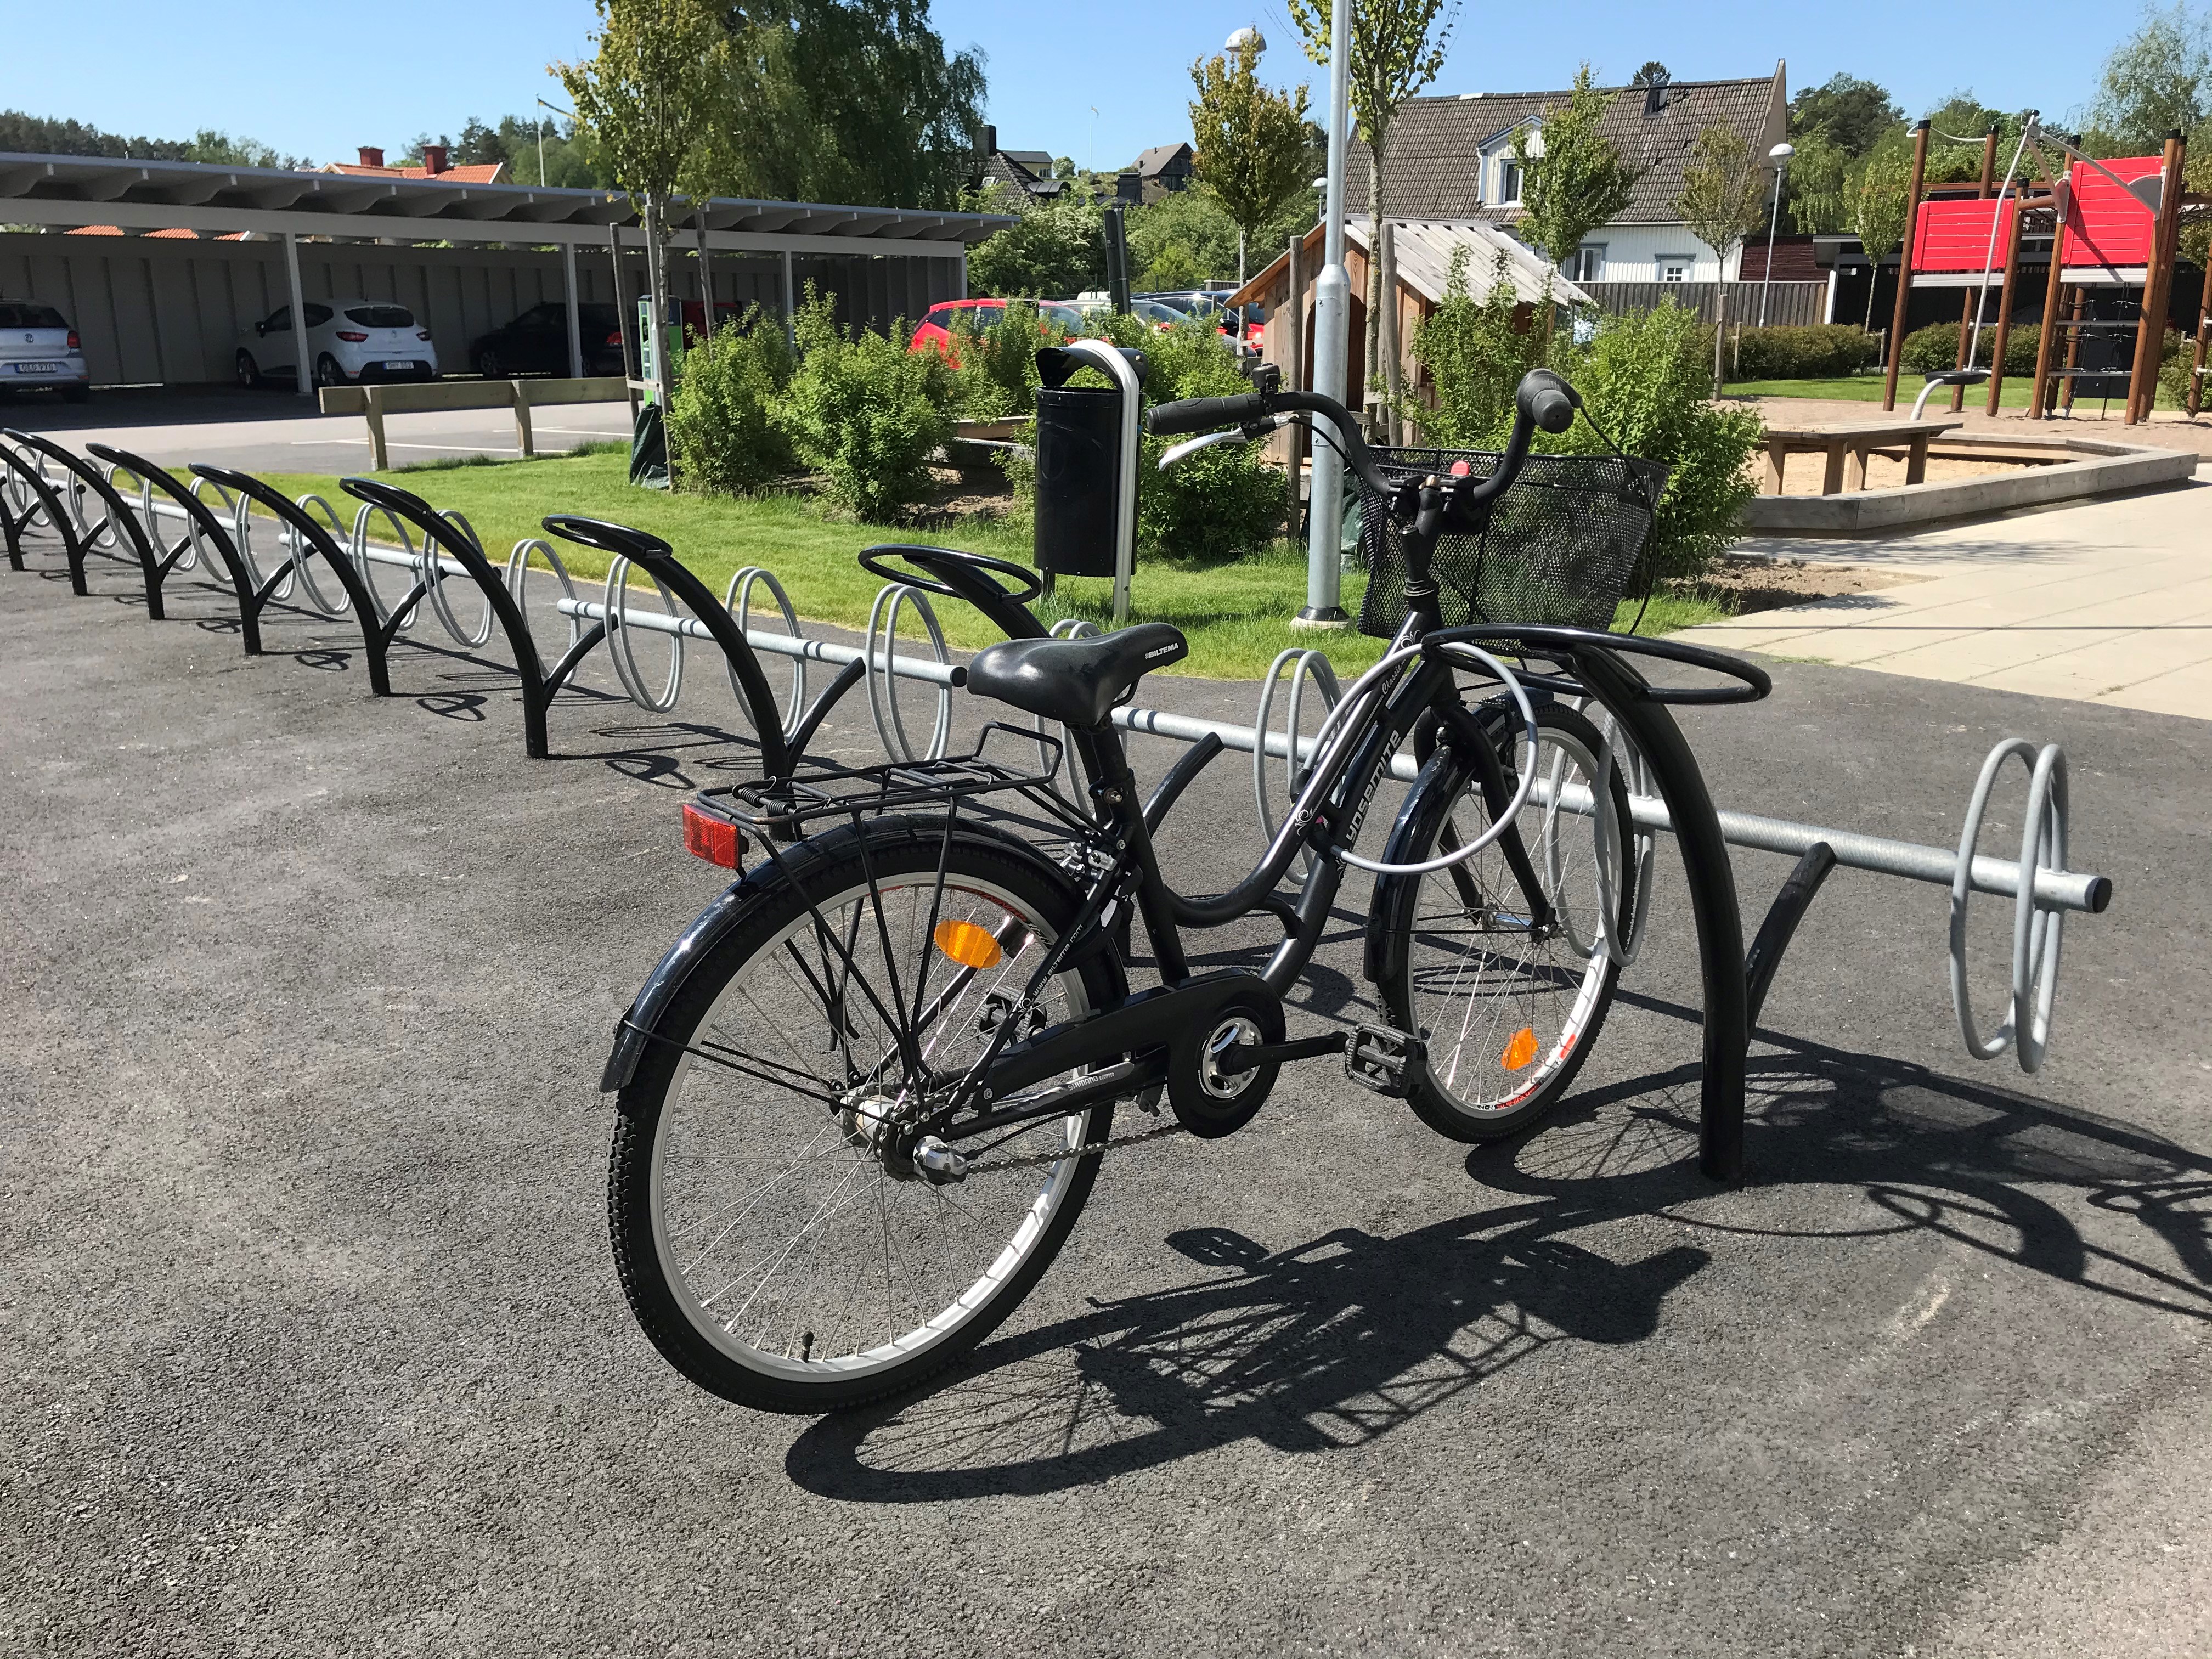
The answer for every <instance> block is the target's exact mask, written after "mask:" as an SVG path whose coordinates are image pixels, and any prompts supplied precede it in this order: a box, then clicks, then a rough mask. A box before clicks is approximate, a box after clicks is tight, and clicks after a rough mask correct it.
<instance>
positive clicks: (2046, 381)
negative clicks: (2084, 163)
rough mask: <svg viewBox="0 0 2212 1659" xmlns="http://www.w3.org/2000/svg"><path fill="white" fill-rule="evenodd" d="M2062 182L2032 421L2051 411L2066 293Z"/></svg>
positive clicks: (2055, 206)
mask: <svg viewBox="0 0 2212 1659" xmlns="http://www.w3.org/2000/svg"><path fill="white" fill-rule="evenodd" d="M2063 182H2064V180H2063V179H2052V180H2051V271H2050V275H2049V276H2047V277H2045V280H2044V284H2043V325H2042V327H2041V329H2040V330H2039V332H2038V333H2037V335H2036V340H2035V388H2034V390H2033V391H2032V392H2029V393H2028V398H2027V418H2028V419H2029V420H2031V421H2040V420H2043V419H2044V418H2045V417H2046V416H2048V415H2049V414H2050V412H2051V346H2052V344H2053V343H2055V342H2056V341H2057V337H2058V304H2059V301H2060V300H2061V299H2062V298H2063V296H2064V295H2065V292H2066V287H2065V281H2064V266H2065V255H2066V215H2065V213H2064V212H2063V210H2061V209H2060V207H2059V189H2058V187H2059V185H2061V184H2063ZM2069 194H2070V192H2069Z"/></svg>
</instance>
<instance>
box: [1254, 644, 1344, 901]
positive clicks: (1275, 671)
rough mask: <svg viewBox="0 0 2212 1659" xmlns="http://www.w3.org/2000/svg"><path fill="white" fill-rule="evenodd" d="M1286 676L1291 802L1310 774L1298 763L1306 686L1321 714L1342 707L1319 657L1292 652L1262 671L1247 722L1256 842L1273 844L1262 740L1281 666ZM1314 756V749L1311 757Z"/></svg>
mask: <svg viewBox="0 0 2212 1659" xmlns="http://www.w3.org/2000/svg"><path fill="white" fill-rule="evenodd" d="M1286 663H1287V664H1288V665H1290V670H1291V695H1290V702H1289V706H1288V708H1286V709H1285V711H1284V720H1283V726H1284V732H1285V742H1284V745H1283V746H1284V751H1285V752H1284V756H1283V787H1284V790H1285V793H1287V794H1288V796H1289V798H1290V799H1291V800H1296V799H1297V798H1298V791H1299V790H1300V789H1301V788H1303V787H1304V785H1305V780H1306V774H1307V773H1308V772H1310V771H1311V770H1312V768H1311V767H1310V765H1304V764H1301V763H1300V762H1299V760H1298V736H1299V715H1300V713H1301V711H1302V709H1303V708H1304V700H1305V690H1306V686H1307V684H1308V683H1309V682H1310V683H1311V684H1312V685H1313V686H1314V689H1315V690H1317V691H1319V692H1320V694H1321V707H1322V714H1323V715H1324V716H1326V715H1328V714H1331V713H1333V712H1334V710H1335V708H1336V706H1337V704H1338V703H1340V702H1342V701H1343V693H1342V691H1341V690H1340V689H1339V688H1338V686H1337V683H1336V665H1334V663H1332V662H1330V661H1329V659H1328V658H1327V657H1326V656H1324V655H1323V654H1322V653H1320V652H1318V651H1314V650H1310V649H1307V648H1305V647H1300V646H1295V645H1294V646H1291V647H1289V648H1288V649H1287V650H1285V651H1282V652H1279V653H1277V655H1276V657H1275V660H1274V661H1273V662H1272V663H1270V664H1268V665H1267V678H1264V679H1262V680H1261V682H1260V710H1259V713H1258V714H1256V715H1255V717H1254V718H1253V721H1252V737H1253V744H1252V799H1253V802H1254V804H1255V805H1257V806H1258V807H1259V809H1260V838H1261V841H1262V842H1273V840H1274V839H1275V813H1274V806H1273V802H1271V801H1270V800H1269V799H1268V798H1267V736H1268V731H1269V727H1268V722H1269V721H1270V720H1273V718H1274V713H1275V692H1276V690H1277V689H1278V687H1279V685H1280V684H1281V683H1282V682H1281V678H1280V677H1281V675H1282V671H1283V667H1284V665H1285V664H1286ZM1315 752H1316V755H1318V753H1319V750H1318V749H1316V751H1315ZM1306 861H1307V867H1308V868H1309V869H1310V868H1311V867H1312V861H1313V860H1312V854H1310V853H1309V854H1307V855H1306Z"/></svg>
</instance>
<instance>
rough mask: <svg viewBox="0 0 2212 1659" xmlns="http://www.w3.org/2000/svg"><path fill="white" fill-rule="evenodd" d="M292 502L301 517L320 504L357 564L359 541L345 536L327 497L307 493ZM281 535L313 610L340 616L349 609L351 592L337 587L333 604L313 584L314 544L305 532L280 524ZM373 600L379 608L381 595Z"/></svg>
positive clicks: (373, 588) (372, 585) (372, 586)
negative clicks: (347, 543)
mask: <svg viewBox="0 0 2212 1659" xmlns="http://www.w3.org/2000/svg"><path fill="white" fill-rule="evenodd" d="M292 505H293V506H295V507H298V508H299V509H300V512H301V516H303V517H304V516H306V515H307V513H310V512H312V511H313V509H314V508H316V507H320V508H322V509H323V517H324V518H325V520H328V521H329V524H330V529H331V536H332V537H333V538H337V539H340V540H343V541H348V542H349V543H351V544H352V545H353V546H354V549H355V552H354V562H355V563H356V565H359V564H360V563H361V556H360V550H359V543H358V541H357V539H356V538H352V537H348V536H347V534H346V527H345V526H344V525H343V524H341V523H339V522H338V515H337V509H335V508H334V507H331V504H330V503H329V502H328V501H325V500H324V499H323V498H322V497H321V496H320V495H302V496H301V497H300V498H299V499H298V500H296V501H294V502H293V503H292ZM281 536H282V542H283V545H284V546H286V547H289V549H290V550H291V556H290V557H289V560H288V561H287V562H288V563H289V564H290V566H291V568H293V570H295V572H297V573H298V574H299V578H300V591H301V592H302V593H304V594H306V595H307V603H308V604H309V605H313V606H314V607H315V609H316V610H318V611H321V612H322V613H323V615H325V617H333V618H335V617H343V616H344V615H345V613H346V612H347V611H350V610H352V609H353V595H352V594H350V593H349V592H346V591H345V590H344V588H343V587H341V588H340V589H339V590H338V597H337V603H336V604H333V603H331V601H330V600H329V599H325V597H324V596H323V591H322V589H321V588H319V587H318V586H315V572H314V568H313V564H314V560H313V553H314V545H313V544H312V543H311V542H309V541H308V539H307V536H306V534H305V533H304V532H301V531H300V530H297V529H295V527H294V526H291V525H289V524H288V525H285V526H283V531H282V532H281ZM364 580H366V578H364ZM375 591H376V584H375V583H374V582H370V583H369V592H372V593H374V592H375ZM376 603H377V605H378V606H379V607H380V608H381V606H382V605H383V603H384V602H383V600H382V599H378V600H377V601H376ZM371 620H372V621H376V622H381V621H382V620H383V618H382V617H373V618H371Z"/></svg>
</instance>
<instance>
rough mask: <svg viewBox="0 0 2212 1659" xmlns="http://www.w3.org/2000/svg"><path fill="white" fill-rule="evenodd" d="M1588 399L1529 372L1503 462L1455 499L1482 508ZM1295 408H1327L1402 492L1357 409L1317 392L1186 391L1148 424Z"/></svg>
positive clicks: (1374, 477) (1370, 484) (1362, 477)
mask: <svg viewBox="0 0 2212 1659" xmlns="http://www.w3.org/2000/svg"><path fill="white" fill-rule="evenodd" d="M1582 401H1583V400H1582V398H1581V395H1580V394H1579V393H1577V392H1576V391H1575V389H1574V388H1573V387H1572V386H1569V385H1568V384H1567V383H1566V382H1565V380H1561V379H1560V378H1559V376H1558V375H1557V374H1553V372H1552V371H1551V370H1550V369H1548V368H1532V369H1530V370H1529V371H1528V373H1527V374H1524V375H1522V377H1521V384H1520V385H1519V386H1516V388H1515V389H1514V393H1513V410H1514V413H1513V435H1512V436H1511V437H1510V439H1509V440H1508V441H1507V442H1506V445H1505V453H1504V454H1503V455H1501V456H1500V457H1499V458H1498V468H1497V470H1496V471H1494V472H1492V474H1491V475H1490V477H1487V478H1485V479H1484V480H1482V482H1481V483H1476V484H1472V485H1470V484H1466V483H1459V484H1457V485H1456V487H1455V489H1454V490H1453V500H1452V506H1453V507H1455V509H1457V510H1459V511H1461V512H1467V511H1471V510H1474V509H1478V508H1480V507H1483V506H1485V505H1486V504H1487V503H1488V502H1489V501H1491V500H1492V498H1493V497H1495V496H1497V495H1500V494H1501V493H1503V492H1504V489H1505V488H1506V486H1507V485H1509V484H1510V483H1512V482H1513V480H1514V479H1515V478H1516V477H1518V476H1519V475H1520V471H1521V467H1522V463H1523V462H1525V461H1526V460H1527V459H1528V446H1529V445H1530V443H1532V442H1533V441H1534V439H1535V436H1536V433H1537V430H1538V428H1541V429H1542V430H1544V431H1546V432H1551V433H1560V432H1565V430H1566V429H1567V428H1569V427H1570V426H1571V425H1573V424H1574V419H1575V411H1576V410H1577V409H1580V408H1581V407H1582ZM1291 412H1301V413H1305V414H1311V415H1322V416H1327V417H1328V421H1329V423H1330V424H1331V425H1332V426H1334V428H1336V434H1335V435H1336V439H1337V441H1338V443H1339V444H1340V447H1342V449H1343V452H1344V460H1345V465H1347V466H1349V467H1350V468H1351V469H1352V472H1353V474H1354V475H1355V476H1356V477H1358V479H1359V482H1360V483H1363V484H1364V485H1365V486H1366V487H1367V488H1368V489H1370V490H1371V491H1373V492H1374V493H1375V494H1376V495H1383V496H1389V495H1394V494H1395V493H1396V491H1397V489H1398V488H1399V486H1398V485H1397V484H1396V483H1393V482H1392V481H1391V480H1390V479H1389V478H1386V477H1383V471H1382V468H1381V467H1380V465H1377V463H1376V455H1375V452H1374V451H1373V450H1372V449H1370V447H1368V444H1367V441H1366V440H1365V439H1364V438H1363V437H1361V436H1360V435H1359V428H1358V422H1357V421H1356V419H1355V418H1354V416H1353V415H1352V411H1351V410H1348V409H1346V407H1345V406H1344V405H1343V404H1340V403H1339V402H1337V400H1336V399H1335V398H1329V397H1324V396H1323V395H1322V393H1320V392H1242V393H1240V394H1238V395H1237V396H1236V397H1233V398H1182V399H1181V400H1180V401H1178V402H1175V403H1167V404H1153V405H1152V408H1151V409H1150V410H1147V411H1146V415H1145V429H1146V431H1147V432H1150V433H1152V434H1153V435H1155V436H1158V437H1171V436H1176V435H1182V434H1184V433H1191V432H1211V431H1213V430H1216V429H1218V428H1223V427H1231V426H1241V427H1246V428H1250V427H1253V426H1255V425H1256V424H1257V423H1259V422H1261V421H1264V420H1266V419H1267V418H1268V417H1269V416H1273V415H1280V414H1288V413H1291Z"/></svg>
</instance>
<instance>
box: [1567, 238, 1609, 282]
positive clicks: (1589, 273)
mask: <svg viewBox="0 0 2212 1659" xmlns="http://www.w3.org/2000/svg"><path fill="white" fill-rule="evenodd" d="M1604 275H1605V244H1604V243H1603V242H1584V243H1583V245H1582V246H1580V247H1578V248H1577V249H1576V250H1575V252H1574V257H1573V258H1571V259H1569V260H1568V261H1567V280H1568V281H1569V282H1571V283H1595V282H1596V281H1598V280H1599V279H1600V278H1601V277H1602V276H1604Z"/></svg>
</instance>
